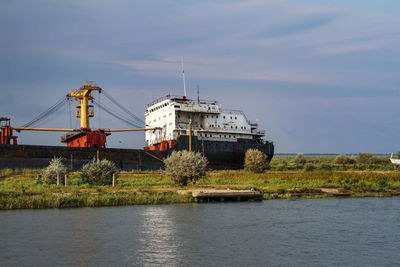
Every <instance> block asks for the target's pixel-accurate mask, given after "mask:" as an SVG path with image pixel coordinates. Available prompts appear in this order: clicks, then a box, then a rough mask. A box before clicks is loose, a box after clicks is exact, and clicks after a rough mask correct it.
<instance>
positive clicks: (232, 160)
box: [169, 135, 274, 169]
mask: <svg viewBox="0 0 400 267" xmlns="http://www.w3.org/2000/svg"><path fill="white" fill-rule="evenodd" d="M188 144H189V137H188V136H185V135H182V136H180V137H179V138H178V140H177V142H176V143H175V145H174V147H173V148H172V149H171V150H169V152H172V151H173V150H178V151H179V150H188ZM248 149H258V150H260V151H262V152H264V153H265V154H266V155H267V158H268V161H271V159H272V157H273V156H274V144H273V143H272V142H268V141H264V140H262V139H260V138H254V139H237V142H228V141H225V142H224V141H208V140H198V139H197V136H192V151H194V152H201V153H202V154H203V155H204V156H205V157H206V158H207V160H208V162H209V165H208V167H209V168H210V169H241V168H243V165H244V156H245V153H246V151H247V150H248Z"/></svg>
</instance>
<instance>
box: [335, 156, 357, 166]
mask: <svg viewBox="0 0 400 267" xmlns="http://www.w3.org/2000/svg"><path fill="white" fill-rule="evenodd" d="M334 163H335V164H340V165H346V164H354V163H356V161H355V160H354V159H353V158H351V157H348V156H347V155H345V154H341V155H338V156H337V157H336V158H335V160H334Z"/></svg>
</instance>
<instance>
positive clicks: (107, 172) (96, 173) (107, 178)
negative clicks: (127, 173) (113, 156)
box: [81, 159, 119, 185]
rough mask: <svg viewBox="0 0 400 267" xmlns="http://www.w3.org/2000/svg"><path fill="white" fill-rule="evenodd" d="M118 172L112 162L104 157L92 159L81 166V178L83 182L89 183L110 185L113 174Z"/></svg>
mask: <svg viewBox="0 0 400 267" xmlns="http://www.w3.org/2000/svg"><path fill="white" fill-rule="evenodd" d="M118 173H119V170H118V168H117V166H115V164H114V163H113V162H111V161H109V160H106V159H103V160H93V161H91V162H89V163H87V164H85V165H83V166H82V170H81V178H82V182H83V183H88V184H90V185H111V184H112V177H113V175H114V174H115V175H117V174H118Z"/></svg>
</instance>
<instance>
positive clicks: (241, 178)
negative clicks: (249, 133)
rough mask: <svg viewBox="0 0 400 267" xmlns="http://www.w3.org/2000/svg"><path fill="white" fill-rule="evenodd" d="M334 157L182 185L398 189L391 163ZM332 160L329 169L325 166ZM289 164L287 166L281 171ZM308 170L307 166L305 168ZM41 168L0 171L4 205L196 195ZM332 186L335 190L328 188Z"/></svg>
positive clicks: (310, 193) (277, 161) (156, 176)
mask: <svg viewBox="0 0 400 267" xmlns="http://www.w3.org/2000/svg"><path fill="white" fill-rule="evenodd" d="M333 160H334V158H333V157H323V158H321V157H316V158H307V163H306V164H310V163H311V164H315V165H318V164H320V165H322V164H324V166H325V169H322V168H317V167H316V168H312V171H305V170H304V169H305V168H304V166H305V164H295V163H294V162H293V157H277V158H274V160H273V161H272V162H271V169H270V170H269V171H267V172H264V173H261V174H254V173H250V172H247V171H244V170H226V171H209V172H208V173H207V175H206V176H205V177H204V179H202V180H200V181H199V182H198V183H197V184H195V185H189V186H188V187H185V188H184V189H187V190H190V189H211V188H212V189H226V188H230V189H250V188H256V189H259V190H262V191H263V192H264V193H265V194H264V198H265V199H279V198H284V199H296V198H325V197H334V196H337V195H340V194H349V195H350V196H351V197H367V196H368V197H369V196H375V197H381V196H391V195H394V194H398V193H399V192H400V172H399V171H397V170H393V167H392V166H391V165H390V164H386V163H385V161H384V160H383V161H381V162H382V163H381V164H374V165H373V166H371V164H357V163H355V164H350V165H342V166H338V165H335V164H334V163H333ZM327 165H329V166H330V168H327V167H326V166H327ZM282 166H285V168H286V169H285V170H280V169H282V168H283V167H282ZM307 170H308V169H307ZM39 173H40V170H9V169H6V170H1V171H0V209H3V210H5V209H21V208H29V209H33V208H65V207H97V206H117V205H134V204H166V203H188V202H194V201H195V200H194V199H193V198H192V197H191V195H190V194H186V195H181V194H178V193H177V191H178V190H179V189H182V188H180V187H177V186H175V185H174V184H173V182H172V181H171V179H169V178H167V177H164V176H163V175H162V174H161V173H160V172H159V171H155V172H142V171H132V172H122V173H120V176H119V178H118V184H117V186H116V187H111V186H89V185H88V184H82V181H81V179H80V177H79V173H74V174H71V176H70V186H68V187H64V186H61V185H59V186H57V185H46V184H40V183H38V181H37V176H38V174H39ZM331 191H334V192H336V193H337V194H330V193H327V192H331Z"/></svg>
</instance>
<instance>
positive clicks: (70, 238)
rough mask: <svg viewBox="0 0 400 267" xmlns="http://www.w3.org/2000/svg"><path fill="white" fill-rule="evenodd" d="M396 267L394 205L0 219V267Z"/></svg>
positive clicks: (398, 222)
mask: <svg viewBox="0 0 400 267" xmlns="http://www.w3.org/2000/svg"><path fill="white" fill-rule="evenodd" d="M56 265H58V266H59V265H79V266H332V265H342V266H343V265H346V266H399V265H400V198H362V199H313V200H296V201H288V200H269V201H263V202H246V203H216V204H175V205H143V206H124V207H102V208H78V209H47V210H14V211H1V212H0V266H56Z"/></svg>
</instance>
